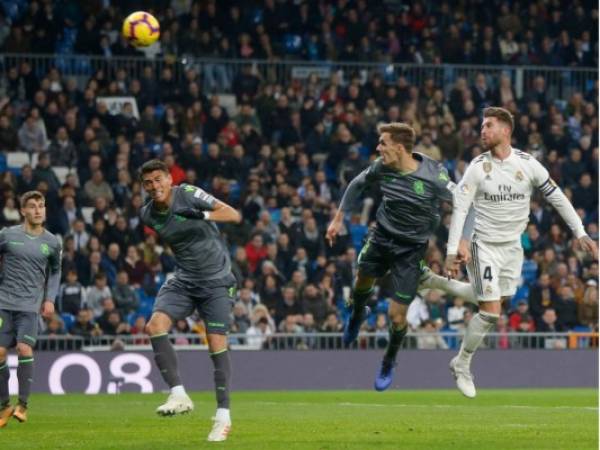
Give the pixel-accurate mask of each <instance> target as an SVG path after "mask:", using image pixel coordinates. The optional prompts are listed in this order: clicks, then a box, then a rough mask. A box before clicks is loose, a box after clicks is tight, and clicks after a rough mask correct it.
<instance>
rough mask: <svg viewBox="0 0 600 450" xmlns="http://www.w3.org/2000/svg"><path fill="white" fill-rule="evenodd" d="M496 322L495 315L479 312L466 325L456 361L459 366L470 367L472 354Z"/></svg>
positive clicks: (496, 317)
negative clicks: (458, 362)
mask: <svg viewBox="0 0 600 450" xmlns="http://www.w3.org/2000/svg"><path fill="white" fill-rule="evenodd" d="M496 322H498V316H497V315H495V314H489V313H486V312H484V311H480V312H479V313H477V314H475V315H474V316H473V318H472V319H471V321H470V322H469V325H467V331H466V333H465V337H464V339H463V341H462V343H461V345H460V352H459V353H458V360H459V361H460V363H461V364H465V365H466V366H467V367H469V366H470V365H471V358H472V357H473V353H475V350H477V348H478V347H479V346H480V345H481V343H482V342H483V338H484V337H485V335H486V334H487V333H488V332H489V331H490V330H491V329H492V328H494V327H495V326H496Z"/></svg>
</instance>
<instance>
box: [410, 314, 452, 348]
mask: <svg viewBox="0 0 600 450" xmlns="http://www.w3.org/2000/svg"><path fill="white" fill-rule="evenodd" d="M417 348H418V349H420V350H437V349H440V350H446V349H448V344H447V343H446V341H445V340H444V338H443V337H442V336H441V335H440V334H439V332H438V329H437V328H436V326H435V323H434V322H433V321H432V320H426V321H424V322H423V323H422V324H421V328H420V330H419V335H418V336H417Z"/></svg>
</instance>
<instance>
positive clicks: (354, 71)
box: [0, 53, 598, 99]
mask: <svg viewBox="0 0 600 450" xmlns="http://www.w3.org/2000/svg"><path fill="white" fill-rule="evenodd" d="M24 61H27V62H29V63H30V64H31V66H32V68H33V70H34V72H35V73H37V74H38V75H44V74H46V73H47V71H48V69H50V68H52V67H56V68H57V69H58V70H59V71H60V72H61V73H62V74H63V75H64V76H69V77H75V78H76V79H81V82H82V84H85V81H87V79H88V78H89V77H90V76H92V75H93V74H94V73H95V72H96V71H97V70H103V71H105V72H106V73H111V72H113V71H116V70H119V69H123V70H124V71H125V72H126V73H127V75H128V76H129V77H136V78H140V76H141V74H142V72H143V70H144V68H145V67H152V68H153V71H154V73H155V76H156V75H158V74H159V73H160V71H161V70H162V69H163V68H164V67H170V68H171V69H172V71H173V76H174V79H175V80H176V81H183V80H184V79H185V71H186V70H187V69H189V68H193V69H195V70H197V71H199V72H200V73H202V74H204V75H205V78H206V77H211V78H215V77H217V75H218V76H221V75H222V74H224V76H225V77H226V79H227V80H228V81H227V84H228V86H226V87H225V88H223V87H221V88H220V89H218V90H220V91H228V90H229V89H230V88H231V82H232V80H233V78H234V77H235V75H236V74H237V73H239V72H240V71H241V68H242V67H244V66H247V65H248V64H250V65H252V67H253V71H254V73H256V74H258V75H259V76H260V77H261V79H263V80H265V81H269V82H271V83H284V84H288V83H290V82H291V81H292V80H294V79H296V80H303V79H306V78H308V77H309V76H310V75H313V74H314V75H315V76H317V77H318V78H319V79H321V80H322V81H324V80H328V79H329V78H330V77H331V75H333V74H337V75H338V76H339V77H340V79H341V81H342V83H343V84H345V83H347V82H348V81H349V80H350V78H351V77H352V76H355V75H357V76H359V77H360V78H361V79H362V80H363V81H365V80H367V79H368V77H369V76H370V74H372V73H379V74H381V76H382V77H383V79H384V81H385V82H395V80H396V79H397V78H398V77H399V76H404V77H406V79H407V80H408V81H409V82H410V83H412V84H416V85H421V84H422V83H423V82H424V81H425V79H427V78H433V80H434V81H435V83H436V85H437V86H445V87H446V88H447V89H448V90H449V89H450V88H451V84H452V83H454V81H455V80H456V79H457V78H458V77H465V78H466V79H467V80H468V81H469V82H470V83H472V82H473V81H474V78H475V76H476V75H477V74H479V73H483V74H485V75H486V77H487V79H488V84H489V87H490V88H492V89H493V88H495V87H496V86H497V84H498V82H499V79H500V76H501V75H508V76H509V77H510V79H511V81H512V85H513V87H514V89H515V95H516V97H517V99H521V98H522V97H523V95H524V94H526V93H527V92H528V90H529V89H531V87H532V85H533V80H534V79H535V78H536V77H537V76H539V75H541V76H543V77H544V78H545V80H546V87H547V91H548V96H549V98H551V99H559V98H563V99H567V98H568V97H569V96H570V95H571V94H572V93H573V92H574V91H580V92H584V93H585V92H588V91H591V90H592V89H593V87H594V84H595V83H597V80H598V69H596V68H591V67H589V68H587V67H544V66H509V65H503V66H500V65H495V66H490V65H473V64H418V63H388V62H349V61H305V60H293V59H287V60H277V61H270V60H261V59H219V58H195V57H193V56H190V55H181V56H179V57H177V58H172V57H167V58H163V57H151V58H146V57H143V56H140V57H131V56H126V57H123V56H112V57H104V56H98V55H66V54H57V55H44V54H31V53H27V54H20V53H0V67H2V68H3V69H4V70H7V68H9V67H12V66H14V65H19V64H21V63H22V62H24Z"/></svg>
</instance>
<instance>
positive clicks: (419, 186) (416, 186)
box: [413, 180, 425, 195]
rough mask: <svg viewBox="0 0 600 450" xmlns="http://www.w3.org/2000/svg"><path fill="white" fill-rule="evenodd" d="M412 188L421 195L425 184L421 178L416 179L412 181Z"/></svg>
mask: <svg viewBox="0 0 600 450" xmlns="http://www.w3.org/2000/svg"><path fill="white" fill-rule="evenodd" d="M413 190H414V191H415V194H417V195H423V194H424V193H425V185H424V184H423V182H422V181H421V180H417V181H415V182H414V183H413Z"/></svg>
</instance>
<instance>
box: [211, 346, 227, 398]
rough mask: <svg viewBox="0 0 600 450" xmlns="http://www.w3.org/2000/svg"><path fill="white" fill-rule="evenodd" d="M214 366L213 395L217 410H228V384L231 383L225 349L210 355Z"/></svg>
mask: <svg viewBox="0 0 600 450" xmlns="http://www.w3.org/2000/svg"><path fill="white" fill-rule="evenodd" d="M210 358H211V359H212V360H213V364H214V366H215V394H216V397H217V408H225V409H229V384H230V382H231V360H230V358H229V352H228V351H227V349H225V350H221V351H220V352H216V353H213V354H211V355H210Z"/></svg>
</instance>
